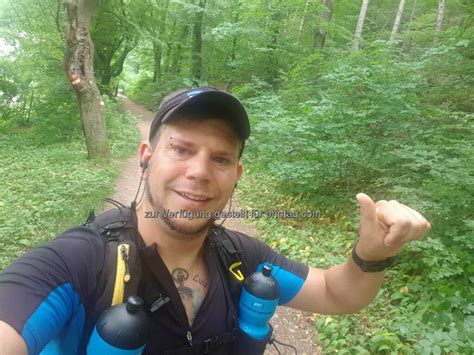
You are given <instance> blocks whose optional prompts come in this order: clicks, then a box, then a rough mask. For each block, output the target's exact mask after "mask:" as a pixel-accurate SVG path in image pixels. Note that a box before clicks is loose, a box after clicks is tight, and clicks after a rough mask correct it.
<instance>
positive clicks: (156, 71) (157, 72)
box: [153, 0, 169, 82]
mask: <svg viewBox="0 0 474 355" xmlns="http://www.w3.org/2000/svg"><path fill="white" fill-rule="evenodd" d="M168 4H169V0H167V1H165V3H164V5H163V9H162V13H161V18H160V25H159V26H158V35H156V34H154V35H155V36H157V37H158V36H159V38H160V39H161V40H162V39H164V38H165V29H166V17H167V15H168ZM162 53H163V44H162V41H156V40H154V41H153V59H154V62H155V65H154V68H153V82H156V81H159V80H160V79H161V59H162V56H163V54H162Z"/></svg>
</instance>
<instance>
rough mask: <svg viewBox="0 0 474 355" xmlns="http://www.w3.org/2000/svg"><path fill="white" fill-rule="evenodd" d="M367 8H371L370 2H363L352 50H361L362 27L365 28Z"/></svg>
mask: <svg viewBox="0 0 474 355" xmlns="http://www.w3.org/2000/svg"><path fill="white" fill-rule="evenodd" d="M367 7H369V0H362V6H361V8H360V14H359V21H357V27H356V30H355V35H354V42H352V49H359V45H360V41H361V40H362V27H364V21H365V15H366V14H367Z"/></svg>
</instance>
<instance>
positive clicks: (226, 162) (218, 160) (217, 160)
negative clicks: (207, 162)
mask: <svg viewBox="0 0 474 355" xmlns="http://www.w3.org/2000/svg"><path fill="white" fill-rule="evenodd" d="M214 160H215V161H216V162H218V163H219V164H223V165H225V164H229V163H230V160H229V159H227V158H224V157H216V158H214Z"/></svg>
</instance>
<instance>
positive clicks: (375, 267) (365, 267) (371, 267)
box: [352, 239, 396, 272]
mask: <svg viewBox="0 0 474 355" xmlns="http://www.w3.org/2000/svg"><path fill="white" fill-rule="evenodd" d="M358 243H359V239H357V241H356V243H355V244H354V247H353V248H352V260H354V262H355V263H356V265H357V266H358V267H360V269H361V270H362V271H363V272H380V271H383V270H385V269H387V268H389V267H390V266H392V265H393V262H394V261H395V258H396V257H395V256H391V257H389V258H387V259H384V260H376V261H365V260H363V259H362V258H361V257H360V256H359V255H357V252H356V247H357V244H358Z"/></svg>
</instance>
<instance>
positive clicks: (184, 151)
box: [174, 147, 189, 155]
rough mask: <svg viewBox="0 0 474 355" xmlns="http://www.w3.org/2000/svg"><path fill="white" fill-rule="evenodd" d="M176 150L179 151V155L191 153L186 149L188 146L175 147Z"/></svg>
mask: <svg viewBox="0 0 474 355" xmlns="http://www.w3.org/2000/svg"><path fill="white" fill-rule="evenodd" d="M174 151H175V152H176V153H178V154H179V155H188V154H189V150H188V149H186V148H181V147H175V148H174Z"/></svg>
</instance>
